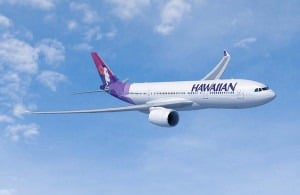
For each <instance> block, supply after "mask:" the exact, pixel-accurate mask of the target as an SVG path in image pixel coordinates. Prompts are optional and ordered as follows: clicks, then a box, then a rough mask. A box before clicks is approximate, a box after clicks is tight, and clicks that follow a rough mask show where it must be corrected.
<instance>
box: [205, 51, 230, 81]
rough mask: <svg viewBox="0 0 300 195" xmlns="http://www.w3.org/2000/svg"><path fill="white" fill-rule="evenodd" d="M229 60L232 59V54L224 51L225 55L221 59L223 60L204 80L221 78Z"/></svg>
mask: <svg viewBox="0 0 300 195" xmlns="http://www.w3.org/2000/svg"><path fill="white" fill-rule="evenodd" d="M229 61H230V55H229V54H228V53H227V51H224V57H223V58H222V59H221V61H220V62H219V63H218V64H217V65H216V66H215V67H214V69H213V70H212V71H210V73H208V74H207V75H206V76H205V77H204V78H203V79H202V80H217V79H220V78H221V76H222V74H223V73H224V71H225V69H226V67H227V65H228V63H229Z"/></svg>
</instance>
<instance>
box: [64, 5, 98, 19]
mask: <svg viewBox="0 0 300 195" xmlns="http://www.w3.org/2000/svg"><path fill="white" fill-rule="evenodd" d="M70 9H71V10H73V11H79V12H81V13H82V17H81V19H82V21H83V22H84V23H86V24H91V23H94V22H97V21H98V19H99V16H98V14H97V12H96V11H94V10H93V9H92V8H91V7H90V6H89V5H88V4H86V3H77V2H71V3H70Z"/></svg>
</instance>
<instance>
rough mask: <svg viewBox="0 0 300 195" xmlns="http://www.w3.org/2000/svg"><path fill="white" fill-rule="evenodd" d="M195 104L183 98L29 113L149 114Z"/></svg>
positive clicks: (32, 112)
mask: <svg viewBox="0 0 300 195" xmlns="http://www.w3.org/2000/svg"><path fill="white" fill-rule="evenodd" d="M192 104H193V102H192V101H189V100H185V99H182V98H167V99H161V100H156V101H152V102H147V103H146V104H140V105H129V106H122V107H113V108H100V109H87V110H59V111H28V113H31V114H84V113H100V112H125V111H143V112H149V110H150V108H153V107H165V108H181V107H185V106H190V105H192Z"/></svg>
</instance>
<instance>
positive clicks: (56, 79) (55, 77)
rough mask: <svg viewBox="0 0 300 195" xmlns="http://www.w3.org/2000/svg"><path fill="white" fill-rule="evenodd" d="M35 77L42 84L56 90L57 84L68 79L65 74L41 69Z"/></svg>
mask: <svg viewBox="0 0 300 195" xmlns="http://www.w3.org/2000/svg"><path fill="white" fill-rule="evenodd" d="M37 79H38V81H40V82H41V83H42V84H43V85H45V86H46V87H49V88H50V89H51V90H52V91H56V88H57V85H58V84H60V83H62V82H66V81H67V80H68V79H67V77H66V76H65V75H63V74H61V73H58V72H53V71H43V72H42V73H41V74H40V75H38V77H37Z"/></svg>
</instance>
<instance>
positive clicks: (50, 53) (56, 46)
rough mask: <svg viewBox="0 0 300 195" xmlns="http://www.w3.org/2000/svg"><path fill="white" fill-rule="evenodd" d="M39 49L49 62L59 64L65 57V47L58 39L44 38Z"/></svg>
mask: <svg viewBox="0 0 300 195" xmlns="http://www.w3.org/2000/svg"><path fill="white" fill-rule="evenodd" d="M37 50H38V51H39V53H40V54H43V55H44V56H45V60H46V62H47V63H48V64H58V63H60V62H62V61H64V59H65V48H64V46H63V44H62V43H61V42H59V41H56V40H52V39H44V40H42V41H41V42H40V43H39V44H38V46H37Z"/></svg>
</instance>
